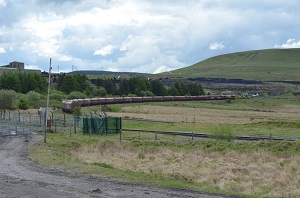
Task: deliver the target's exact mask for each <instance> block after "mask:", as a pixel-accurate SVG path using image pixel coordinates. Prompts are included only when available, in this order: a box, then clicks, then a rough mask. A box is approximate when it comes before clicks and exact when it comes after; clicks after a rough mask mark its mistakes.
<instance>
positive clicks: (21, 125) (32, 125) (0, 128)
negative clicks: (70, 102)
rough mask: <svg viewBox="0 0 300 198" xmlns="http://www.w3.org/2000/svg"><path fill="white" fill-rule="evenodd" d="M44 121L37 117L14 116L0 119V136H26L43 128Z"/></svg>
mask: <svg viewBox="0 0 300 198" xmlns="http://www.w3.org/2000/svg"><path fill="white" fill-rule="evenodd" d="M43 123H45V119H44V118H43V117H41V116H38V115H20V114H15V115H11V116H9V117H2V118H1V119H0V136H8V135H28V134H30V133H37V132H38V131H41V130H43V128H44V127H45V126H44V124H43Z"/></svg>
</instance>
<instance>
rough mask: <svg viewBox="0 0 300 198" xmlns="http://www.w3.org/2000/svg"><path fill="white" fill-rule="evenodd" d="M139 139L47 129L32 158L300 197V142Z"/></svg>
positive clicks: (106, 172) (117, 174)
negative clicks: (184, 141)
mask: <svg viewBox="0 0 300 198" xmlns="http://www.w3.org/2000/svg"><path fill="white" fill-rule="evenodd" d="M124 136H125V137H126V134H125V133H124ZM141 139H142V140H133V141H123V142H122V143H120V142H119V136H118V135H109V136H93V135H92V136H91V137H89V136H84V135H82V134H78V133H77V134H72V136H71V137H70V136H69V134H64V133H57V134H54V133H53V134H50V133H49V134H48V142H47V143H46V144H45V143H42V142H40V143H38V144H36V145H35V146H34V147H33V148H32V149H31V151H30V158H31V159H33V160H34V161H36V162H38V163H41V164H43V165H46V166H51V167H56V168H58V169H62V170H65V171H75V172H78V173H81V174H87V175H92V174H98V175H101V176H106V177H112V178H122V179H125V180H128V181H132V182H140V183H150V184H155V185H159V186H168V187H173V188H186V189H194V190H201V191H207V192H215V193H227V194H237V195H247V196H254V197H256V196H257V197H282V196H283V197H286V196H291V197H297V196H300V191H299V190H298V189H300V188H299V187H300V181H299V179H298V175H299V173H300V168H299V167H298V164H299V162H300V157H299V154H300V142H287V141H281V142H275V141H265V142H264V141H259V142H250V143H237V142H236V143H234V142H228V141H222V140H218V141H196V142H188V143H174V142H171V141H149V139H148V140H143V139H144V138H141ZM146 139H147V138H146Z"/></svg>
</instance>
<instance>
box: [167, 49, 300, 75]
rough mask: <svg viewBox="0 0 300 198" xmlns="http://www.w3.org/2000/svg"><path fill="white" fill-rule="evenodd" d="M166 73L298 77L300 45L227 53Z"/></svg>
mask: <svg viewBox="0 0 300 198" xmlns="http://www.w3.org/2000/svg"><path fill="white" fill-rule="evenodd" d="M163 75H166V76H168V77H181V78H197V77H204V78H232V79H245V80H261V81H289V80H294V81H299V80H300V49H267V50H255V51H246V52H238V53H232V54H225V55H220V56H215V57H212V58H209V59H206V60H204V61H201V62H199V63H196V64H194V65H191V66H189V67H185V68H181V69H177V70H174V71H171V72H169V73H163Z"/></svg>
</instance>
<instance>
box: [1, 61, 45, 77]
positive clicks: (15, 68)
mask: <svg viewBox="0 0 300 198" xmlns="http://www.w3.org/2000/svg"><path fill="white" fill-rule="evenodd" d="M5 72H15V73H37V74H41V70H38V69H25V67H24V63H22V62H17V61H14V62H11V63H9V64H8V65H3V66H0V76H1V75H2V74H3V73H5Z"/></svg>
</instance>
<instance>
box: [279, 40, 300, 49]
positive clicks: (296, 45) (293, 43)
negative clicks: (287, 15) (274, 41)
mask: <svg viewBox="0 0 300 198" xmlns="http://www.w3.org/2000/svg"><path fill="white" fill-rule="evenodd" d="M275 48H300V40H299V41H297V40H296V39H294V38H291V39H288V40H287V42H286V43H284V44H282V45H275Z"/></svg>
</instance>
